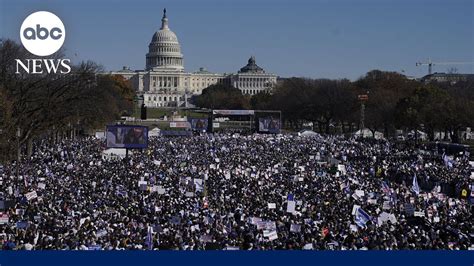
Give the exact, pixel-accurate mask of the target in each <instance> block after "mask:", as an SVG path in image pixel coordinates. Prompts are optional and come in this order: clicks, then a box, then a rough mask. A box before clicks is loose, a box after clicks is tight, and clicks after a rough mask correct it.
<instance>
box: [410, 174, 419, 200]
mask: <svg viewBox="0 0 474 266" xmlns="http://www.w3.org/2000/svg"><path fill="white" fill-rule="evenodd" d="M411 189H412V190H413V192H415V193H416V195H418V194H420V186H418V179H417V178H416V174H415V175H414V176H413V186H412V187H411Z"/></svg>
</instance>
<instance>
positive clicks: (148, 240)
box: [146, 226, 153, 250]
mask: <svg viewBox="0 0 474 266" xmlns="http://www.w3.org/2000/svg"><path fill="white" fill-rule="evenodd" d="M152 234H153V229H152V227H151V226H148V233H147V236H146V243H147V245H148V250H152V249H153V235H152Z"/></svg>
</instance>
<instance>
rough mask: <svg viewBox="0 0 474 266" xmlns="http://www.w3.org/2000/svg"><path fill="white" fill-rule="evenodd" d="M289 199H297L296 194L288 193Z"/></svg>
mask: <svg viewBox="0 0 474 266" xmlns="http://www.w3.org/2000/svg"><path fill="white" fill-rule="evenodd" d="M287 199H288V201H293V200H294V199H295V195H293V194H288V198H287Z"/></svg>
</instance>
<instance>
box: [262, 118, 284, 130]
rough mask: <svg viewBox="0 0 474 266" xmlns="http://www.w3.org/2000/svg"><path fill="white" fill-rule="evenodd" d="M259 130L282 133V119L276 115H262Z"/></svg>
mask: <svg viewBox="0 0 474 266" xmlns="http://www.w3.org/2000/svg"><path fill="white" fill-rule="evenodd" d="M258 131H259V132H262V133H274V134H278V133H280V119H278V118H274V117H260V118H259V120H258Z"/></svg>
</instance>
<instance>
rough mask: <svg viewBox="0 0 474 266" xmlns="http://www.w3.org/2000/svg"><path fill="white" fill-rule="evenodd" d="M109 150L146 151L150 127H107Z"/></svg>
mask: <svg viewBox="0 0 474 266" xmlns="http://www.w3.org/2000/svg"><path fill="white" fill-rule="evenodd" d="M106 138H107V148H125V149H145V148H147V147H148V127H146V126H136V125H113V126H107V134H106Z"/></svg>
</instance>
